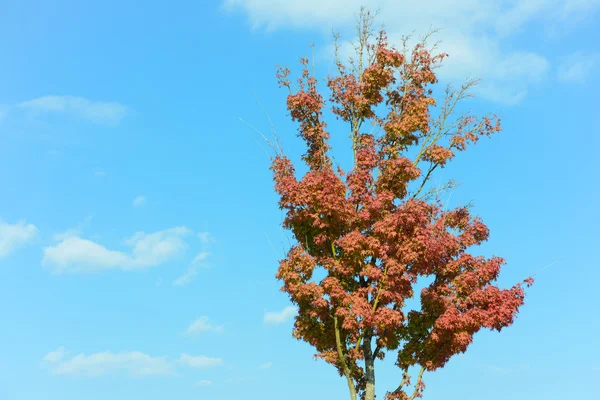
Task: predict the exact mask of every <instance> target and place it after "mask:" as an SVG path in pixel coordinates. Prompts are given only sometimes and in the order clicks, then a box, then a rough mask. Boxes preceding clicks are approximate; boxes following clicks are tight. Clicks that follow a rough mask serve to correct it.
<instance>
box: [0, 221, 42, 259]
mask: <svg viewBox="0 0 600 400" xmlns="http://www.w3.org/2000/svg"><path fill="white" fill-rule="evenodd" d="M38 232H39V231H38V228H36V226H35V225H33V224H28V223H26V222H25V221H19V222H17V223H15V224H9V223H6V222H4V221H2V220H0V258H2V257H6V256H8V255H9V254H10V253H12V252H13V251H15V250H17V249H18V248H20V247H22V246H24V245H25V244H26V243H27V242H29V241H31V240H32V239H33V238H34V237H35V236H36V235H37V234H38Z"/></svg>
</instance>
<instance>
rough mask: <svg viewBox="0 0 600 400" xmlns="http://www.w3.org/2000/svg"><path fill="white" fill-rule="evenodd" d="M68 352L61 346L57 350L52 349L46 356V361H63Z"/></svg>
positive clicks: (53, 362) (54, 362)
mask: <svg viewBox="0 0 600 400" xmlns="http://www.w3.org/2000/svg"><path fill="white" fill-rule="evenodd" d="M66 354H67V352H66V350H65V348H64V347H62V346H61V347H59V348H58V349H56V350H55V351H51V352H50V353H48V354H46V355H45V356H44V361H46V362H48V363H51V364H56V363H58V362H61V361H62V360H63V359H64V358H65V355H66Z"/></svg>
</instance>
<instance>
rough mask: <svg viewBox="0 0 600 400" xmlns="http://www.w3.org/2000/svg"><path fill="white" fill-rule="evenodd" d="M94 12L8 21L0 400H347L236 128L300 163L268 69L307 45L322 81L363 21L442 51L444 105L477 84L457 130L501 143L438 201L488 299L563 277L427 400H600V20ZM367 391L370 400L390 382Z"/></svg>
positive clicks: (167, 8)
mask: <svg viewBox="0 0 600 400" xmlns="http://www.w3.org/2000/svg"><path fill="white" fill-rule="evenodd" d="M91 3H92V2H76V1H54V2H41V1H37V2H36V1H25V0H23V1H19V2H4V3H3V5H2V12H1V13H0V52H1V53H2V54H3V62H2V63H0V76H1V77H2V79H1V82H2V84H1V90H0V184H1V185H2V187H3V188H4V193H5V194H4V195H3V196H0V316H1V318H2V324H1V326H2V328H1V329H0V399H2V400H4V399H6V400H46V399H48V400H55V399H56V400H58V399H60V400H80V399H86V400H106V399H111V400H120V399H123V400H124V399H138V398H144V399H147V400H158V399H175V398H176V399H181V400H185V399H197V398H214V399H223V400H227V399H237V398H239V397H240V396H244V398H261V399H264V400H275V399H281V398H286V399H291V400H299V399H305V398H307V397H308V396H310V397H311V398H335V399H344V398H346V396H347V394H346V391H347V388H346V386H345V383H344V381H343V380H342V379H341V378H339V377H338V376H337V374H336V372H335V371H334V369H333V368H332V367H330V366H329V365H326V364H325V363H323V362H322V361H315V360H314V359H313V358H312V354H313V350H312V349H311V348H310V347H309V346H308V345H306V344H304V343H301V342H298V341H296V340H295V339H293V338H292V337H291V328H292V321H291V318H292V317H293V310H291V309H290V308H288V307H289V306H290V303H289V301H288V299H287V297H286V295H285V294H283V293H281V292H279V287H280V284H279V283H278V282H277V281H276V280H275V278H274V274H275V272H276V270H277V261H278V259H280V258H281V257H282V255H283V250H284V249H285V248H286V246H287V244H288V236H289V235H287V234H286V233H285V232H283V231H282V230H281V228H280V227H279V226H280V223H281V221H282V214H281V212H280V211H279V210H278V208H277V204H276V202H277V197H276V196H275V193H274V192H273V189H272V180H271V175H270V171H269V170H268V167H269V149H268V148H267V147H266V146H265V145H264V144H262V143H261V141H260V137H259V136H258V135H257V134H256V133H255V132H254V131H253V130H252V129H251V128H249V127H248V126H247V125H245V124H244V123H243V122H242V121H241V120H240V118H242V119H243V120H244V121H246V122H248V123H249V124H250V125H252V126H253V127H255V128H256V129H258V130H260V131H263V132H268V131H269V121H268V119H267V117H266V116H265V113H264V111H267V112H268V114H269V115H270V117H271V118H272V120H273V123H274V125H275V128H276V130H277V133H278V135H279V137H280V139H281V141H282V143H283V146H284V150H285V151H286V152H287V153H288V154H290V156H291V157H292V158H293V159H295V160H297V159H298V157H299V155H300V154H301V153H302V151H303V149H302V147H301V143H300V141H299V140H297V138H296V137H295V129H296V127H295V126H294V125H293V124H292V123H291V122H290V121H289V120H288V118H287V116H286V111H285V95H286V93H285V91H283V90H280V89H278V87H277V84H276V81H275V70H276V68H275V64H282V65H289V66H291V67H295V66H296V67H297V64H296V60H297V59H298V57H300V56H304V55H308V54H310V53H309V52H310V48H309V44H310V43H314V44H315V60H316V67H317V73H318V74H320V75H321V76H323V77H324V76H325V75H326V74H327V73H328V72H329V71H331V70H332V68H331V57H330V52H329V51H330V50H331V43H332V40H331V34H330V33H331V30H332V29H336V30H338V31H340V32H342V33H343V34H348V35H345V36H344V37H345V38H351V36H349V35H350V34H351V30H352V26H353V21H354V13H356V12H357V11H358V8H359V6H360V4H361V3H366V4H367V5H369V6H371V7H372V8H378V7H379V8H380V10H381V14H380V15H381V18H380V19H379V21H380V22H385V23H386V27H387V29H388V32H389V34H390V38H391V39H392V41H395V40H398V38H399V37H400V36H401V35H402V34H407V33H410V32H411V31H413V30H416V31H417V32H424V30H425V29H427V28H428V27H429V26H430V25H433V26H435V27H438V28H443V30H442V31H441V32H440V33H439V34H438V35H437V37H436V38H437V39H440V40H442V43H441V45H440V46H441V47H440V48H441V50H443V51H446V52H448V53H450V58H449V59H448V62H447V65H446V67H445V68H442V70H440V76H441V77H442V79H443V80H444V81H445V82H455V81H458V80H460V79H462V78H463V77H465V76H466V75H467V74H468V73H471V74H472V75H475V76H480V77H482V78H484V81H483V83H482V84H481V86H480V88H479V89H478V90H477V94H478V98H477V99H476V100H471V101H470V103H469V104H468V107H469V108H472V109H473V110H475V111H477V112H487V111H493V112H496V113H498V114H499V115H500V116H501V117H502V119H503V127H504V131H503V132H502V133H501V134H499V135H498V136H496V137H494V138H493V139H491V140H485V141H482V142H480V143H478V144H477V146H475V147H474V148H473V149H472V150H471V151H469V152H466V153H464V154H460V156H459V157H457V159H456V160H455V161H454V162H453V163H452V165H451V166H449V167H448V168H446V169H445V170H443V171H442V174H440V175H438V178H436V179H439V180H440V181H442V180H443V179H444V178H449V177H453V178H455V179H456V180H457V181H459V182H460V183H461V185H460V186H459V187H458V188H457V189H455V190H454V191H453V192H452V194H451V196H449V197H448V198H447V199H446V201H447V202H448V204H449V205H451V206H452V205H459V204H464V203H467V202H469V201H471V200H473V201H474V204H475V211H476V212H477V213H478V214H479V215H480V216H481V217H482V218H483V220H484V222H486V223H487V224H488V226H489V227H490V229H491V238H490V241H489V242H488V243H487V244H486V245H485V246H483V247H482V249H481V251H482V252H483V253H484V254H498V255H501V256H503V257H505V258H506V259H507V260H508V265H507V266H506V267H505V270H504V271H503V273H502V275H501V278H500V282H499V283H500V284H501V285H509V284H512V283H514V282H516V281H519V280H521V279H523V278H525V277H526V276H527V275H529V274H530V273H532V272H533V271H535V270H537V269H539V268H541V267H543V266H545V265H548V264H550V263H553V262H555V261H556V263H555V264H553V265H552V266H551V267H549V268H547V269H545V270H543V271H542V272H540V273H539V274H538V275H537V276H536V278H537V280H536V284H535V285H534V286H533V287H532V288H530V289H529V290H528V297H527V300H526V305H525V306H524V307H523V308H522V311H521V313H520V314H519V318H518V319H517V321H516V323H515V324H514V325H513V326H512V327H510V328H509V329H507V330H506V331H504V332H503V333H501V334H497V333H489V332H482V333H479V334H478V335H477V336H476V339H475V343H474V344H473V345H472V346H471V348H470V349H469V351H468V352H467V353H466V354H465V355H463V356H460V357H456V358H455V359H453V360H452V361H451V362H450V363H449V364H448V366H447V367H446V368H445V369H444V370H442V371H439V372H436V373H434V374H429V375H426V376H425V382H426V384H427V385H428V388H427V389H426V392H425V398H426V399H435V398H442V397H443V398H446V399H461V400H469V399H473V400H476V399H477V400H478V399H483V398H486V399H490V400H500V399H508V398H510V399H515V400H525V399H527V400H530V399H546V400H554V399H557V400H558V399H561V400H562V399H564V398H578V399H595V398H599V397H600V390H599V389H598V387H597V384H596V382H597V381H598V379H600V350H598V346H597V343H598V338H599V337H600V319H599V318H597V316H598V308H599V307H600V300H599V298H598V296H597V294H596V293H597V287H598V282H600V268H599V267H600V265H599V263H598V258H597V253H598V250H599V249H600V234H599V233H598V224H600V213H599V212H598V195H599V194H600V191H599V189H598V182H599V181H598V178H599V172H600V170H599V168H598V166H597V163H596V159H597V152H598V150H597V149H598V148H599V146H600V135H599V133H600V132H599V128H598V126H599V125H598V123H597V117H596V116H597V108H598V103H597V95H596V93H597V92H598V90H599V89H600V80H599V79H598V72H599V71H600V65H599V64H600V49H599V48H598V40H599V39H600V37H599V34H598V31H597V25H598V23H599V22H600V21H599V18H600V14H599V13H598V11H599V9H600V2H599V1H597V0H527V1H518V2H515V1H499V0H495V1H483V0H470V1H464V2H459V1H457V2H447V1H442V0H431V1H429V2H422V3H418V4H412V2H404V1H397V2H396V1H384V0H382V1H373V2H364V1H362V2H358V1H354V0H345V1H344V0H319V1H316V0H304V1H303V2H284V1H275V0H270V1H269V0H229V1H226V2H220V1H214V2H211V1H203V2H191V1H190V2H188V1H171V2H168V3H166V2H147V4H145V5H144V6H143V7H141V6H140V5H139V3H138V2H131V1H109V0H107V1H102V2H94V3H95V4H91ZM257 100H259V101H260V105H259V104H258V103H257ZM263 110H264V111H263ZM343 129H344V128H343V127H342V126H341V125H337V124H335V123H332V136H333V139H332V140H333V145H334V148H336V145H338V148H337V151H336V152H335V153H334V154H335V155H336V158H337V159H339V160H340V162H341V163H342V164H344V163H347V160H348V158H347V151H346V152H344V151H345V150H347V148H343V147H339V146H343V145H345V144H347V140H346V136H347V134H346V131H344V130H343ZM290 311H291V312H290ZM390 360H391V357H390ZM378 371H379V372H378V394H379V395H380V396H382V395H383V393H384V392H385V390H386V389H391V388H393V387H395V386H396V385H397V383H398V381H399V378H400V376H399V375H400V374H399V371H398V370H397V369H395V368H394V367H393V366H391V361H390V362H387V361H386V362H384V363H381V364H380V365H378Z"/></svg>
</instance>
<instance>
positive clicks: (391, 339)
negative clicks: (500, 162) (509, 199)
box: [271, 10, 533, 400]
mask: <svg viewBox="0 0 600 400" xmlns="http://www.w3.org/2000/svg"><path fill="white" fill-rule="evenodd" d="M372 22H373V15H372V14H370V13H369V12H367V11H364V10H362V11H361V14H360V18H359V22H358V27H357V33H358V40H357V42H356V43H355V49H356V52H357V55H356V57H355V58H354V59H351V60H350V63H349V66H346V65H344V64H343V63H342V62H341V61H340V56H339V51H338V49H339V46H338V45H337V44H338V40H337V37H336V64H337V75H336V76H334V77H329V78H328V80H327V86H328V88H329V90H330V99H329V102H330V104H331V106H332V108H331V110H332V112H333V114H335V115H336V117H337V118H338V119H340V120H341V121H343V122H344V123H347V124H348V126H349V130H350V137H351V139H352V140H351V143H352V151H353V167H352V169H351V170H350V171H349V172H348V173H345V172H344V171H343V170H342V169H341V168H340V167H339V166H338V167H335V166H334V162H333V161H332V158H331V157H330V155H329V150H330V146H329V132H328V130H327V125H326V123H325V121H324V116H323V112H324V108H325V106H326V100H324V97H323V95H322V94H321V93H320V91H319V87H318V84H317V80H316V78H315V77H314V76H313V75H312V74H311V72H310V71H309V65H308V64H309V60H308V59H306V58H303V59H301V63H302V66H303V71H302V74H301V75H300V77H299V78H298V79H297V85H294V84H292V81H291V80H290V70H289V69H287V68H280V69H279V70H278V74H277V77H278V81H279V84H280V86H281V87H285V88H288V89H289V95H288V97H287V108H288V110H289V112H290V115H291V118H292V120H293V121H296V122H298V123H299V136H300V137H301V138H302V139H304V141H305V142H306V146H307V151H306V153H305V154H304V155H303V161H304V162H305V163H306V165H307V166H308V172H306V174H305V175H304V176H303V177H302V178H301V179H298V178H297V177H296V172H295V167H294V165H293V163H292V162H291V160H290V159H289V158H288V157H286V156H285V155H284V154H283V152H282V151H280V149H279V147H277V154H276V156H274V157H273V159H272V165H271V169H272V171H273V174H274V181H275V189H276V191H277V192H278V194H279V196H280V201H279V205H280V207H281V209H283V210H285V211H286V216H285V220H284V222H283V225H284V227H285V228H287V229H289V230H291V232H292V233H293V235H294V238H295V241H296V243H295V244H294V245H293V246H292V247H291V249H290V250H289V252H288V254H287V257H286V258H285V259H283V260H282V261H281V262H280V266H279V270H278V272H277V275H276V277H277V278H278V279H279V280H281V281H282V282H283V287H282V289H281V290H282V291H284V292H286V293H288V294H289V296H290V298H291V301H292V302H293V303H294V304H295V305H297V307H298V315H297V316H296V317H295V325H294V331H293V335H294V336H295V337H296V338H298V339H301V340H304V341H306V342H308V343H309V344H311V345H312V346H314V347H315V348H316V350H317V352H318V353H317V354H316V356H317V357H320V358H322V359H324V360H325V361H326V362H327V363H329V364H332V365H333V366H335V367H336V368H337V370H338V372H339V373H340V376H345V378H346V380H347V383H348V388H349V391H350V398H351V399H352V400H355V399H357V396H358V397H360V398H361V399H364V400H372V399H374V398H375V360H377V359H383V358H384V357H385V355H386V353H389V352H392V351H394V352H396V353H395V354H396V357H397V361H396V365H397V366H398V367H399V368H400V370H401V374H399V375H400V377H399V381H400V383H399V386H398V387H397V388H396V389H394V390H392V391H389V392H387V394H386V398H387V399H402V400H407V399H410V400H412V399H415V398H417V397H421V396H422V393H423V389H424V387H425V384H424V383H423V374H424V372H425V371H435V370H436V369H438V368H442V367H444V365H445V364H446V363H447V362H448V360H450V358H451V357H452V356H453V355H455V354H458V353H462V352H464V351H466V349H467V347H468V346H469V344H470V343H471V342H472V339H473V335H474V334H475V333H476V332H478V331H479V330H480V329H481V328H488V329H495V330H497V331H500V330H501V329H502V328H504V327H507V326H509V325H511V324H512V323H513V320H514V318H515V316H516V314H517V312H518V310H519V307H520V306H521V305H523V302H524V288H523V285H524V284H527V285H530V284H531V283H532V282H533V280H532V279H531V278H528V279H525V280H524V281H523V282H521V283H518V284H516V285H515V286H513V287H511V288H510V289H500V288H498V287H496V286H494V285H493V284H492V283H493V282H494V281H495V280H496V278H497V276H498V274H499V272H500V268H501V266H502V265H503V264H504V263H505V262H504V260H503V259H502V258H500V257H491V258H484V257H481V256H474V255H471V254H469V253H468V252H467V251H468V250H469V249H470V248H471V247H472V246H476V245H479V244H481V243H482V242H484V241H486V240H487V239H488V235H489V230H488V228H487V227H486V226H485V225H484V224H483V223H482V222H481V220H480V219H479V218H477V217H476V216H473V215H472V214H471V212H470V208H469V207H468V206H464V207H458V208H456V209H452V210H446V209H444V207H443V206H442V204H441V201H440V200H439V189H438V190H436V189H434V190H427V191H425V189H426V188H428V187H429V186H431V185H430V184H428V182H429V181H430V179H431V176H432V173H433V172H434V171H435V170H436V169H438V168H444V166H445V165H446V164H447V163H448V162H449V161H450V160H451V159H452V158H453V157H454V156H455V154H456V153H457V152H461V151H464V150H465V149H467V147H468V145H470V144H474V143H476V142H477V141H478V139H479V138H481V137H483V136H491V135H492V134H495V133H497V132H499V131H500V121H499V119H498V118H497V117H495V116H491V117H487V116H486V117H482V118H476V117H474V116H471V115H469V114H461V115H459V116H457V117H455V116H454V114H456V110H457V104H458V103H459V102H460V101H461V100H463V99H465V98H467V97H469V96H470V89H471V88H472V87H473V86H474V85H475V84H476V83H477V82H476V81H472V80H470V81H467V82H466V83H465V84H464V85H462V86H461V87H460V88H459V89H456V90H455V89H452V88H451V87H448V89H447V90H446V91H445V97H444V99H443V102H442V103H441V106H440V108H439V112H438V113H437V116H436V117H434V116H433V113H432V109H434V107H435V106H436V100H435V99H434V95H433V92H432V90H431V89H430V87H431V86H432V85H434V84H436V83H437V82H438V79H437V77H436V74H435V69H436V68H437V67H439V66H440V63H441V62H442V61H443V59H444V58H445V57H446V56H447V55H446V54H436V55H434V54H433V50H434V49H435V47H434V48H433V49H429V50H428V49H427V39H428V37H429V35H428V36H426V37H425V38H424V39H423V40H422V41H420V42H419V43H418V44H416V45H415V46H413V47H409V46H408V39H405V40H404V41H403V48H402V51H399V50H397V49H395V48H394V47H393V46H391V45H390V44H389V43H388V39H387V37H386V33H385V32H384V31H381V32H380V33H379V34H378V35H375V34H374V33H373V31H372V29H371V26H372ZM409 49H410V50H409ZM368 124H371V125H372V127H373V128H372V129H375V130H377V131H378V132H380V133H379V134H377V135H375V134H370V133H365V132H364V127H365V126H367V125H368ZM451 186H452V183H450V184H448V185H446V186H445V188H448V187H451ZM442 189H443V188H442ZM424 191H425V192H424ZM317 268H322V269H324V271H325V273H326V276H325V277H324V278H323V279H321V280H317V279H313V273H314V272H315V270H316V269H317ZM420 277H429V278H430V280H431V283H430V284H429V285H427V286H426V287H425V288H424V289H423V290H422V291H421V293H420V304H421V307H420V309H418V310H407V309H406V306H405V302H406V300H407V299H410V298H412V297H413V295H414V289H415V285H416V284H417V279H418V278H420ZM409 369H411V371H412V370H415V369H416V370H417V371H418V373H417V377H416V382H415V384H414V386H411V385H410V376H409Z"/></svg>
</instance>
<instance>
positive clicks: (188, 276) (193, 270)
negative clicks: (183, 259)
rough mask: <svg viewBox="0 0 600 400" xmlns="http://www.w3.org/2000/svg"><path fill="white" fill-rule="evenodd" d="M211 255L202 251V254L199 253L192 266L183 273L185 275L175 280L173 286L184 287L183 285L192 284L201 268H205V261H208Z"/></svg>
mask: <svg viewBox="0 0 600 400" xmlns="http://www.w3.org/2000/svg"><path fill="white" fill-rule="evenodd" d="M209 255H210V253H208V252H206V251H202V252H200V253H198V255H197V256H196V257H195V258H194V260H193V261H192V263H191V265H190V266H189V267H188V269H187V270H186V271H185V272H184V273H183V275H181V276H180V277H178V278H177V279H175V280H174V281H173V285H175V286H183V285H187V284H190V283H191V282H192V281H193V280H194V278H195V277H196V275H198V273H199V272H200V268H202V266H203V261H204V260H206V258H207V257H208V256H209Z"/></svg>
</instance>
